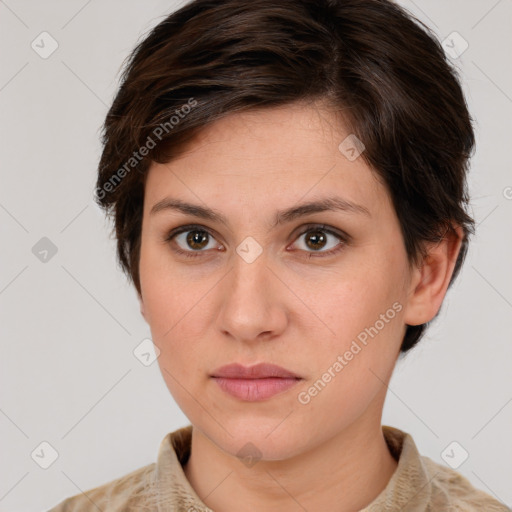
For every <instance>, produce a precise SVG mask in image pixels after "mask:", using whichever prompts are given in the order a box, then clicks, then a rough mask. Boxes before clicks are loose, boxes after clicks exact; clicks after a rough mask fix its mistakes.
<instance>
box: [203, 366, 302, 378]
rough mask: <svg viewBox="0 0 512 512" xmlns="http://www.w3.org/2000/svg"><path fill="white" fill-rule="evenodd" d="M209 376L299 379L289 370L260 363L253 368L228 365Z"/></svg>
mask: <svg viewBox="0 0 512 512" xmlns="http://www.w3.org/2000/svg"><path fill="white" fill-rule="evenodd" d="M211 376H212V377H224V378H231V379H264V378H266V377H278V378H292V379H300V378H301V377H299V376H298V375H296V374H295V373H293V372H291V371H289V370H286V369H284V368H281V367H280V366H276V365H275V364H270V363H260V364H255V365H254V366H243V365H241V364H238V363H233V364H228V365H226V366H221V367H220V368H217V369H216V370H215V371H214V372H213V373H212V374H211Z"/></svg>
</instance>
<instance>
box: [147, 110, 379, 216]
mask: <svg viewBox="0 0 512 512" xmlns="http://www.w3.org/2000/svg"><path fill="white" fill-rule="evenodd" d="M350 137H351V134H350V133H348V132H347V131H346V129H345V128H344V126H343V123H342V120H341V119H340V117H339V115H335V114H333V113H332V112H331V111H329V110H328V109H326V108H323V107H322V106H317V105H313V106H305V105H300V104H294V105H288V106H284V107H279V108H268V109H259V110H253V111H247V112H242V113H235V114H229V115H227V116H226V117H224V118H222V119H220V120H218V121H216V122H214V123H212V124H211V125H209V126H207V127H205V128H204V129H203V130H201V131H200V132H199V133H198V135H197V136H196V137H195V138H194V139H193V140H192V141H191V142H190V143H189V144H188V145H187V146H186V147H185V148H184V150H183V152H182V153H181V154H180V156H179V157H177V158H174V159H173V160H172V161H171V162H169V163H166V164H157V163H153V164H152V165H151V167H150V169H149V172H148V176H147V180H146V190H145V215H148V214H149V213H150V210H151V209H152V208H153V207H154V206H155V204H156V203H157V202H161V201H162V200H164V199H165V197H166V196H168V195H171V196H172V197H175V198H176V197H179V198H182V199H183V200H186V201H189V202H193V203H205V202H206V203H208V204H209V205H215V206H218V207H219V208H220V209H222V207H223V206H228V205H232V206H234V205H237V206H238V207H245V208H252V209H255V211H258V210H259V209H260V208H263V207H267V206H268V205H271V204H273V205H275V206H276V207H277V206H285V205H292V204H296V203H299V202H301V203H302V202H306V201H311V200H313V199H315V198H316V199H320V198H325V197H327V196H331V197H332V196H336V197H341V198H342V200H344V201H346V202H348V203H354V204H359V205H361V206H362V207H363V208H366V209H368V210H369V209H370V208H375V207H378V203H379V200H380V201H382V200H383V201H386V200H387V198H386V197H381V198H380V199H379V195H382V194H384V196H386V195H387V193H386V190H385V189H384V187H383V186H382V185H381V183H380V181H379V180H378V179H377V177H376V174H375V173H374V172H373V171H372V170H371V169H370V167H369V166H368V165H367V164H366V163H365V162H364V160H363V158H361V157H359V158H356V159H349V158H347V154H346V153H344V152H343V151H341V150H340V144H341V143H342V142H343V141H346V140H347V138H349V140H350ZM344 147H345V146H343V145H342V149H343V148H344ZM274 209H275V208H274Z"/></svg>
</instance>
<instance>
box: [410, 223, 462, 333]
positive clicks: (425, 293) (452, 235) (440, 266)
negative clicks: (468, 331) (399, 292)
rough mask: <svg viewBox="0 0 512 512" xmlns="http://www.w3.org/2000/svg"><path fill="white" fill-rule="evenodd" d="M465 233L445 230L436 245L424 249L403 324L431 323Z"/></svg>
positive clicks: (457, 227)
mask: <svg viewBox="0 0 512 512" xmlns="http://www.w3.org/2000/svg"><path fill="white" fill-rule="evenodd" d="M463 237H464V232H463V230H462V228H461V227H460V226H454V227H453V228H452V229H448V230H447V231H446V233H445V235H444V236H443V238H442V239H441V240H440V241H439V242H435V243H429V244H427V246H426V256H425V257H424V258H423V260H422V263H421V265H420V266H418V267H416V268H415V269H414V271H413V274H412V279H411V281H410V287H409V292H408V293H409V295H408V300H407V301H406V311H405V314H404V321H405V323H406V324H407V325H421V324H424V323H426V322H429V321H430V320H432V319H433V318H434V317H435V316H436V314H437V312H438V311H439V308H440V307H441V304H442V302H443V299H444V297H445V295H446V291H447V289H448V285H449V284H450V279H451V277H452V274H453V270H454V268H455V263H456V261H457V257H458V255H459V251H460V248H461V245H462V240H463Z"/></svg>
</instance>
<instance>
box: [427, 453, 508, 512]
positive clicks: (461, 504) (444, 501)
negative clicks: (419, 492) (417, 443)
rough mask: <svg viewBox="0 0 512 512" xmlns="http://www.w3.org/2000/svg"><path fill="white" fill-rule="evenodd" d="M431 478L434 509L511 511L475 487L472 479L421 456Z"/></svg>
mask: <svg viewBox="0 0 512 512" xmlns="http://www.w3.org/2000/svg"><path fill="white" fill-rule="evenodd" d="M421 459H422V462H423V464H424V466H425V469H426V470H427V473H428V475H429V479H431V480H430V481H431V491H432V495H431V504H432V507H433V508H432V510H446V511H449V512H480V511H482V510H485V512H510V510H511V509H509V508H508V507H507V506H505V505H504V504H503V503H501V502H500V501H498V500H497V499H495V498H493V497H492V496H491V495H489V494H487V493H485V492H484V491H481V490H479V489H477V488H476V487H473V485H472V484H471V483H470V481H469V480H468V479H467V478H466V477H464V476H462V475H461V474H460V473H458V472H457V471H455V470H454V469H451V468H449V467H447V466H443V465H441V464H438V463H437V462H434V461H433V460H432V459H430V458H429V457H426V456H424V455H422V456H421Z"/></svg>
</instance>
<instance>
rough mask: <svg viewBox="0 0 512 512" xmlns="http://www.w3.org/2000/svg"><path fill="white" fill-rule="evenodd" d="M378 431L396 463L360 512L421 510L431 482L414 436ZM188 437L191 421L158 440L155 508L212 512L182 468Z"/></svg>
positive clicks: (161, 511)
mask: <svg viewBox="0 0 512 512" xmlns="http://www.w3.org/2000/svg"><path fill="white" fill-rule="evenodd" d="M382 432H383V434H384V438H385V440H386V443H387V445H388V447H389V450H390V452H391V454H392V455H393V457H394V458H395V459H396V460H397V461H398V465H397V467H396V469H395V471H394V473H393V475H392V477H391V479H390V480H389V482H388V484H387V485H386V487H385V489H384V490H383V491H382V492H381V493H380V494H379V495H378V496H377V497H376V498H375V499H374V500H373V501H372V502H371V503H370V504H369V505H368V506H366V507H365V508H364V509H362V510H361V511H360V512H379V511H382V510H407V511H408V512H425V511H426V510H428V509H427V507H428V503H429V502H430V496H431V485H430V479H429V476H428V471H427V469H426V468H425V465H424V463H423V461H422V457H421V455H420V453H419V452H418V449H417V448H416V444H415V443H414V440H413V439H412V437H411V436H410V435H409V434H408V433H406V432H403V431H401V430H399V429H397V428H394V427H389V426H386V425H383V426H382ZM191 441H192V425H188V426H186V427H183V428H180V429H178V430H176V431H174V432H171V433H169V434H167V435H166V436H165V437H164V439H163V440H162V442H161V444H160V448H159V452H158V461H157V465H156V475H155V476H156V487H157V494H158V496H157V505H158V512H190V511H193V512H213V510H212V509H210V508H209V507H207V506H206V505H205V504H204V502H203V501H202V500H201V499H200V498H199V496H198V495H197V494H196V492H195V490H194V489H193V488H192V486H191V485H190V482H189V481H188V479H187V477H186V475H185V473H184V471H183V466H184V465H185V464H186V462H187V460H188V458H189V456H190V447H191ZM406 507H407V508H406Z"/></svg>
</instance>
